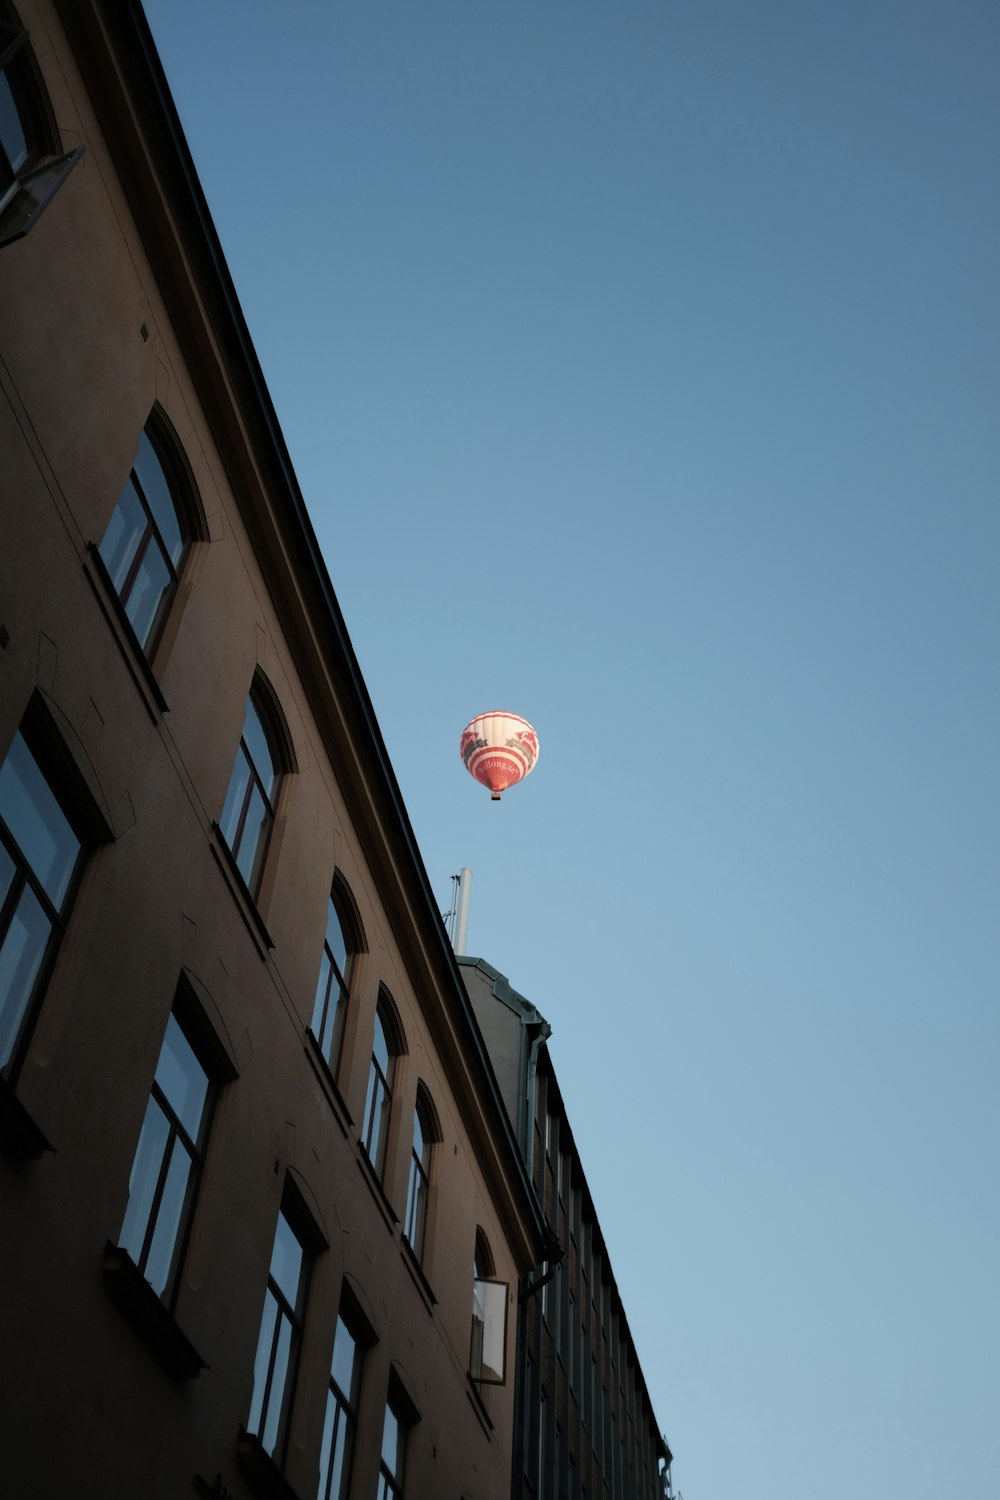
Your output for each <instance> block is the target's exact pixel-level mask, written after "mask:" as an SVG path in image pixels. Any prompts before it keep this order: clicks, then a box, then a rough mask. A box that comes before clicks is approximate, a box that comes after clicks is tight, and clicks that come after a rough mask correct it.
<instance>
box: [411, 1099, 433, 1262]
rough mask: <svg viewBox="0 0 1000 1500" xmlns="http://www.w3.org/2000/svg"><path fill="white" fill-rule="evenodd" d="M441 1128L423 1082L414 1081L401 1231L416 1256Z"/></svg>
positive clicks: (419, 1255) (420, 1245) (419, 1250)
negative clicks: (410, 1146) (404, 1217)
mask: <svg viewBox="0 0 1000 1500" xmlns="http://www.w3.org/2000/svg"><path fill="white" fill-rule="evenodd" d="M440 1137H441V1132H440V1130H439V1129H438V1126H437V1121H436V1119H435V1117H434V1107H433V1105H432V1104H431V1101H430V1097H429V1095H428V1093H427V1090H426V1089H425V1088H424V1086H423V1084H422V1083H421V1084H418V1085H417V1103H416V1107H415V1109H414V1111H413V1146H412V1148H411V1151H410V1183H409V1188H408V1190H407V1195H406V1226H405V1228H404V1230H403V1233H404V1234H405V1235H406V1238H407V1240H408V1241H409V1245H410V1249H411V1250H412V1251H413V1253H414V1255H415V1256H416V1257H417V1259H418V1260H422V1259H423V1254H424V1238H425V1231H426V1228H427V1199H428V1196H429V1194H430V1185H431V1157H432V1155H433V1152H434V1142H435V1141H436V1140H440Z"/></svg>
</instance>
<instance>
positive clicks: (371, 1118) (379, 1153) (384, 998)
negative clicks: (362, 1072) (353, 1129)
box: [360, 989, 405, 1182]
mask: <svg viewBox="0 0 1000 1500" xmlns="http://www.w3.org/2000/svg"><path fill="white" fill-rule="evenodd" d="M375 1027H380V1028H381V1031H382V1036H383V1039H384V1041H385V1048H386V1055H387V1068H386V1072H383V1070H382V1065H381V1063H380V1062H379V1060H378V1057H377V1056H376V1053H375V1042H376V1039H377V1032H376V1031H375V1029H374V1028H375ZM404 1051H405V1048H404V1046H403V1039H402V1033H401V1029H400V1026H399V1022H398V1021H397V1019H396V1015H395V1006H394V1005H393V1004H392V1001H391V999H390V997H389V994H388V991H386V990H384V989H383V990H382V992H381V994H380V995H379V999H378V1004H377V1006H376V1008H375V1020H374V1026H373V1034H372V1053H371V1062H370V1064H369V1068H368V1086H367V1089H366V1091H365V1111H364V1116H363V1120H362V1129H361V1136H360V1145H361V1148H362V1150H363V1151H364V1153H365V1156H366V1157H367V1159H368V1163H369V1165H370V1166H371V1169H372V1171H373V1172H374V1173H375V1176H376V1177H377V1178H378V1180H379V1182H384V1180H385V1165H386V1158H387V1155H388V1145H389V1132H390V1128H391V1123H392V1099H393V1086H394V1084H395V1081H396V1071H397V1066H398V1060H399V1058H400V1056H401V1055H402V1054H403V1052H404ZM376 1111H377V1113H378V1130H377V1133H376V1142H375V1153H374V1155H373V1154H372V1133H373V1129H374V1126H375V1116H376Z"/></svg>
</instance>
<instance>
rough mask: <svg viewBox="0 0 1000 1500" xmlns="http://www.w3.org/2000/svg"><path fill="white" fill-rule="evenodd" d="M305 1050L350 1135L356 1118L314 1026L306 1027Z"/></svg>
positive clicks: (330, 1103)
mask: <svg viewBox="0 0 1000 1500" xmlns="http://www.w3.org/2000/svg"><path fill="white" fill-rule="evenodd" d="M304 1050H305V1054H306V1057H307V1058H308V1059H309V1062H310V1064H311V1066H312V1070H313V1072H314V1073H315V1074H316V1077H317V1078H318V1079H319V1081H320V1084H321V1085H322V1087H323V1091H324V1093H325V1094H326V1097H327V1100H328V1102H329V1105H330V1108H331V1109H332V1110H333V1117H334V1119H335V1120H336V1122H337V1124H338V1125H339V1126H340V1128H341V1130H342V1131H343V1132H344V1134H345V1135H349V1134H350V1131H351V1127H352V1126H353V1124H354V1119H353V1117H352V1115H351V1112H350V1110H349V1109H348V1108H347V1104H346V1102H345V1099H344V1096H343V1094H342V1093H341V1092H340V1090H339V1089H338V1087H337V1080H336V1079H335V1078H334V1076H333V1073H332V1072H331V1070H330V1065H329V1063H328V1062H327V1060H326V1058H325V1057H324V1056H323V1053H322V1052H321V1051H320V1045H319V1042H317V1040H316V1038H315V1036H314V1035H313V1032H312V1027H307V1028H306V1039H305V1043H304Z"/></svg>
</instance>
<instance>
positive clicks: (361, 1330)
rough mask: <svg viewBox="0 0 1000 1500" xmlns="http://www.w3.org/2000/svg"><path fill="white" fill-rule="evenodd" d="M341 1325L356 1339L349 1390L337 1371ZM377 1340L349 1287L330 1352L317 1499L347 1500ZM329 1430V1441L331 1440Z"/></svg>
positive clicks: (339, 1309) (338, 1316)
mask: <svg viewBox="0 0 1000 1500" xmlns="http://www.w3.org/2000/svg"><path fill="white" fill-rule="evenodd" d="M341 1326H343V1327H344V1329H345V1330H346V1332H347V1334H348V1336H349V1337H350V1338H351V1339H353V1341H354V1359H353V1361H352V1366H351V1385H352V1390H351V1391H350V1392H345V1391H344V1390H343V1389H342V1388H341V1386H340V1383H339V1382H338V1380H337V1377H336V1374H335V1364H336V1354H337V1334H338V1333H339V1331H340V1328H341ZM373 1342H374V1338H373V1335H372V1331H371V1329H370V1328H369V1327H368V1325H367V1322H366V1321H365V1319H364V1318H363V1317H362V1316H361V1314H360V1313H359V1311H358V1309H357V1307H356V1306H355V1304H354V1300H353V1298H351V1297H350V1296H349V1294H348V1293H347V1291H346V1289H345V1291H344V1293H343V1294H342V1296H341V1300H340V1307H339V1308H338V1310H337V1324H336V1328H335V1330H334V1336H333V1351H332V1353H331V1356H330V1376H329V1381H328V1384H327V1404H326V1413H327V1415H324V1421H323V1436H322V1439H321V1442H320V1469H319V1485H318V1488H317V1491H316V1500H347V1496H348V1495H349V1493H350V1488H351V1473H352V1469H353V1464H354V1450H355V1446H356V1442H357V1435H358V1420H359V1413H360V1410H361V1383H362V1381H363V1379H364V1372H365V1359H366V1355H367V1351H368V1348H369V1347H370V1345H371V1344H372V1343H373ZM331 1402H332V1403H333V1418H332V1421H329V1422H328V1414H329V1412H330V1404H331ZM341 1424H343V1426H344V1428H345V1429H346V1436H345V1438H344V1446H343V1450H342V1456H341V1467H340V1485H339V1487H338V1489H337V1490H336V1491H334V1488H333V1482H334V1477H335V1475H334V1470H333V1458H334V1455H335V1453H336V1451H337V1443H338V1437H339V1434H340V1431H341ZM328 1431H329V1442H328V1441H327V1438H328Z"/></svg>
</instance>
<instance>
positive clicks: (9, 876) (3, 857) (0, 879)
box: [0, 844, 17, 909]
mask: <svg viewBox="0 0 1000 1500" xmlns="http://www.w3.org/2000/svg"><path fill="white" fill-rule="evenodd" d="M16 868H17V867H16V865H15V864H14V861H13V860H12V859H11V857H10V855H9V854H8V853H7V850H6V848H5V847H4V845H3V844H0V909H2V908H3V904H4V902H5V901H6V899H7V892H8V891H9V890H10V883H11V881H12V880H13V879H14V871H15V869H16Z"/></svg>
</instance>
